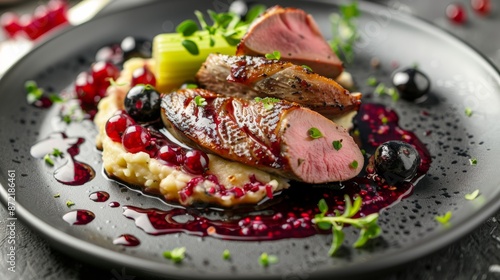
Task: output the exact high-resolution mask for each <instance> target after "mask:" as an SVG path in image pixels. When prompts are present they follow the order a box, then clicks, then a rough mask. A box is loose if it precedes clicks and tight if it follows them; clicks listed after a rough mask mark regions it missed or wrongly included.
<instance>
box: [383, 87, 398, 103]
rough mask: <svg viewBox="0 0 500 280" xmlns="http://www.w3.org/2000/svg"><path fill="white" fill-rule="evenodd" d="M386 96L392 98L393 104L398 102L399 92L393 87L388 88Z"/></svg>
mask: <svg viewBox="0 0 500 280" xmlns="http://www.w3.org/2000/svg"><path fill="white" fill-rule="evenodd" d="M386 94H387V95H389V96H390V97H392V101H394V102H396V101H398V100H399V92H398V91H397V90H396V89H395V88H393V87H390V88H388V89H387V91H386Z"/></svg>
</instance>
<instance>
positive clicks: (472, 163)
mask: <svg viewBox="0 0 500 280" xmlns="http://www.w3.org/2000/svg"><path fill="white" fill-rule="evenodd" d="M469 163H470V165H477V158H470V159H469Z"/></svg>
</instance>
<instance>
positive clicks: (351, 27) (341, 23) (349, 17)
mask: <svg viewBox="0 0 500 280" xmlns="http://www.w3.org/2000/svg"><path fill="white" fill-rule="evenodd" d="M360 14H361V13H360V11H359V9H358V3H357V2H356V1H355V2H352V3H351V4H346V5H341V6H340V13H333V14H331V15H330V22H331V25H332V39H331V40H330V41H329V43H330V47H331V48H332V50H333V51H334V52H335V53H336V54H337V56H338V57H339V58H341V59H343V60H344V61H345V62H347V63H350V62H352V61H353V59H354V44H355V43H356V41H357V40H358V38H359V34H358V31H357V26H356V22H355V19H356V18H357V17H359V15H360Z"/></svg>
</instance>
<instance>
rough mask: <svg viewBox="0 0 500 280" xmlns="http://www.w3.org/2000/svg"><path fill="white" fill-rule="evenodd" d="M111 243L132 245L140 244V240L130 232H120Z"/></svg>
mask: <svg viewBox="0 0 500 280" xmlns="http://www.w3.org/2000/svg"><path fill="white" fill-rule="evenodd" d="M113 244H115V245H122V246H127V247H134V246H139V244H141V241H140V240H139V239H138V238H137V237H135V236H133V235H131V234H122V235H120V236H118V237H117V238H115V239H114V240H113Z"/></svg>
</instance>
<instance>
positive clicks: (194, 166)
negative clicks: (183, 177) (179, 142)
mask: <svg viewBox="0 0 500 280" xmlns="http://www.w3.org/2000/svg"><path fill="white" fill-rule="evenodd" d="M183 167H184V170H186V171H187V172H189V173H193V174H203V173H204V172H205V170H207V168H208V156H207V155H206V154H205V153H204V152H202V151H199V150H190V151H188V152H186V154H185V156H184V162H183Z"/></svg>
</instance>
